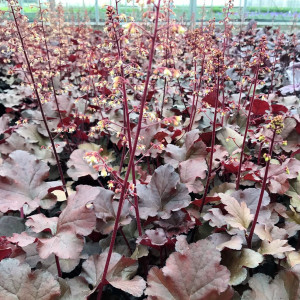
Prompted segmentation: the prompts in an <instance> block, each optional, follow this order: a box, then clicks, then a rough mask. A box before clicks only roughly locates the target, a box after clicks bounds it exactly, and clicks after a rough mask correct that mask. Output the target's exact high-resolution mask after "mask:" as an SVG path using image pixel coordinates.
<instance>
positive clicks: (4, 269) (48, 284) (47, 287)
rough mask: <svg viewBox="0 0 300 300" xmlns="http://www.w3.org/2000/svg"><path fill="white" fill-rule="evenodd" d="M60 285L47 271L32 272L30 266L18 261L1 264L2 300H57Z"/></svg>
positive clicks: (0, 288) (9, 260)
mask: <svg viewBox="0 0 300 300" xmlns="http://www.w3.org/2000/svg"><path fill="white" fill-rule="evenodd" d="M59 295H60V287H59V283H58V282H57V281H56V280H55V279H54V277H53V275H51V274H50V273H49V272H47V271H41V270H36V271H34V272H31V269H30V267H29V265H27V264H20V262H19V261H18V260H17V259H11V258H9V259H5V260H2V261H1V262H0V298H1V299H3V300H4V299H5V300H15V299H19V300H28V299H30V300H31V299H32V300H55V299H57V297H58V296H59Z"/></svg>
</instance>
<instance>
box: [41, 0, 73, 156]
mask: <svg viewBox="0 0 300 300" xmlns="http://www.w3.org/2000/svg"><path fill="white" fill-rule="evenodd" d="M39 8H40V13H41V23H42V32H43V36H44V43H45V48H46V54H47V62H48V68H49V73H50V81H51V85H52V90H53V96H54V101H55V104H56V109H57V112H58V116H59V120H60V123H61V125H62V128H63V131H64V136H65V140H66V143H67V146H68V150H69V153H71V151H72V150H71V147H70V144H69V140H68V137H67V136H66V132H65V126H64V123H63V120H62V117H61V113H60V110H59V105H58V100H57V94H56V91H55V87H54V82H53V76H52V72H51V70H52V68H51V62H50V55H49V49H48V44H47V40H46V32H45V27H44V21H43V13H42V7H41V1H40V0H39Z"/></svg>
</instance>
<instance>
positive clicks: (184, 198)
mask: <svg viewBox="0 0 300 300" xmlns="http://www.w3.org/2000/svg"><path fill="white" fill-rule="evenodd" d="M137 194H138V196H139V197H140V201H139V209H140V216H141V218H143V219H147V218H148V216H152V217H154V216H159V217H161V218H162V219H168V218H170V216H171V211H176V210H179V209H180V208H183V207H186V206H188V205H189V203H190V201H191V198H190V196H189V193H188V189H187V188H186V187H185V185H184V184H182V183H180V182H179V175H178V174H177V173H176V172H175V171H174V168H173V167H172V166H170V165H164V166H161V167H159V168H158V169H156V170H155V173H154V174H153V176H152V178H151V181H150V183H149V184H148V185H147V186H145V185H141V184H139V185H138V186H137Z"/></svg>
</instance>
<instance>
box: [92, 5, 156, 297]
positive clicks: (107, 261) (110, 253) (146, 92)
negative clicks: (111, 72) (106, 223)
mask: <svg viewBox="0 0 300 300" xmlns="http://www.w3.org/2000/svg"><path fill="white" fill-rule="evenodd" d="M160 1H161V0H158V4H157V5H155V8H156V18H155V26H154V34H153V36H152V45H151V50H150V54H149V64H148V70H147V77H146V81H145V88H144V92H143V96H142V99H141V106H140V114H139V120H138V125H137V131H136V136H135V139H134V143H133V146H132V151H131V153H130V159H129V164H128V168H127V171H126V174H125V178H124V182H123V187H122V190H121V195H120V200H119V207H118V211H117V214H116V221H115V225H114V229H113V232H112V237H111V241H110V245H109V249H108V254H107V258H106V262H105V266H104V270H103V274H102V279H101V282H100V283H99V285H98V295H97V300H101V297H102V292H103V287H104V285H105V284H106V282H107V281H106V276H107V272H108V267H109V263H110V259H111V256H112V252H113V247H114V244H115V240H116V236H117V231H118V227H119V221H120V217H121V212H122V207H123V203H124V200H125V198H124V196H125V192H126V190H127V183H128V179H129V175H130V171H131V168H132V165H133V163H134V157H135V151H136V148H137V144H138V139H139V134H140V131H141V126H142V120H143V111H144V107H145V104H146V98H147V94H148V86H149V81H150V76H151V69H152V61H153V57H154V48H155V41H156V37H157V25H158V16H159V8H160Z"/></svg>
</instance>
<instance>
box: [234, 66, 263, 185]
mask: <svg viewBox="0 0 300 300" xmlns="http://www.w3.org/2000/svg"><path fill="white" fill-rule="evenodd" d="M258 73H259V64H258V65H257V67H256V72H255V82H254V89H253V94H252V98H251V101H250V107H249V112H248V116H247V123H246V129H245V133H244V138H243V144H242V148H241V157H240V164H239V171H238V175H237V179H236V186H235V189H236V190H238V189H239V187H240V180H241V171H242V165H243V158H244V148H245V144H246V138H247V133H248V128H249V124H250V118H251V112H252V107H253V102H254V97H255V91H256V85H257V80H258Z"/></svg>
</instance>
